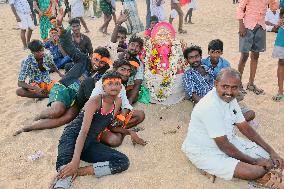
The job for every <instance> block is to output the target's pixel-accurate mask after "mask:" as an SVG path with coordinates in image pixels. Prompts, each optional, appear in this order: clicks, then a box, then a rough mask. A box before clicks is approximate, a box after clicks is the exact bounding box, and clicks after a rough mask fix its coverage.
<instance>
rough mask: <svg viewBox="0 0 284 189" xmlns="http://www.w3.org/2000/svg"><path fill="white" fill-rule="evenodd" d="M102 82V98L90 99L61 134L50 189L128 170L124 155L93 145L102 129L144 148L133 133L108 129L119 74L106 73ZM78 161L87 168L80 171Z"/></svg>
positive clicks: (117, 104) (117, 102)
mask: <svg viewBox="0 0 284 189" xmlns="http://www.w3.org/2000/svg"><path fill="white" fill-rule="evenodd" d="M102 82H103V90H104V94H103V95H98V96H94V97H91V98H90V99H89V100H88V102H87V103H86V105H85V107H84V108H83V110H82V111H81V112H80V113H79V115H78V116H77V118H76V119H75V120H74V121H72V122H71V123H70V124H69V125H67V126H66V127H65V129H64V131H63V134H62V136H61V139H60V141H59V145H58V156H57V162H56V170H57V171H58V175H57V177H56V179H55V182H54V185H53V188H56V189H59V188H64V189H67V188H69V187H70V185H71V183H72V181H74V179H75V178H76V176H85V175H95V176H96V177H97V178H99V177H102V176H106V175H110V174H117V173H120V172H122V171H125V170H127V169H128V167H129V159H128V158H127V156H126V155H124V154H122V153H121V152H118V151H116V150H114V149H112V148H110V147H108V146H106V145H104V144H102V143H100V142H98V141H97V138H98V137H99V134H100V133H101V132H102V131H103V130H104V129H106V128H108V129H110V130H111V131H112V132H116V133H123V134H127V135H130V136H131V139H132V142H133V143H137V144H140V145H146V142H145V141H144V140H143V139H141V138H139V137H138V136H137V135H136V134H135V133H134V132H133V131H130V130H127V129H124V128H121V127H115V126H113V125H111V123H112V122H113V120H114V118H115V117H116V116H117V113H118V111H119V109H120V107H121V99H120V98H119V97H118V94H119V93H120V90H121V77H120V74H118V73H117V72H110V73H107V74H105V75H104V76H103V78H102ZM80 160H83V161H86V162H88V163H91V165H88V166H85V167H80Z"/></svg>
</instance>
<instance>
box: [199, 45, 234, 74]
mask: <svg viewBox="0 0 284 189" xmlns="http://www.w3.org/2000/svg"><path fill="white" fill-rule="evenodd" d="M208 54H209V56H208V57H207V58H206V59H202V60H201V62H202V64H203V65H206V66H207V67H208V68H210V69H211V70H212V71H213V74H214V78H216V77H217V75H218V73H219V72H220V71H221V69H223V68H227V67H230V63H229V62H228V61H227V60H226V59H224V58H222V57H221V56H222V54H223V42H222V41H221V40H220V39H214V40H212V41H210V42H209V44H208Z"/></svg>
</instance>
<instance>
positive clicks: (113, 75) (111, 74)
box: [102, 70, 121, 82]
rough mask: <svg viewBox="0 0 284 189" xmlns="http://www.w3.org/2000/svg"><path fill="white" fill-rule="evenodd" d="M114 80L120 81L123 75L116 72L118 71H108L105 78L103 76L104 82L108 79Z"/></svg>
mask: <svg viewBox="0 0 284 189" xmlns="http://www.w3.org/2000/svg"><path fill="white" fill-rule="evenodd" d="M112 78H118V79H121V75H120V74H119V73H118V72H116V71H113V70H111V71H108V72H106V73H105V74H104V75H103V76H102V81H103V82H104V80H106V79H112Z"/></svg>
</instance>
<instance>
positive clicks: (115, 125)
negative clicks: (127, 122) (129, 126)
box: [111, 119, 124, 127]
mask: <svg viewBox="0 0 284 189" xmlns="http://www.w3.org/2000/svg"><path fill="white" fill-rule="evenodd" d="M123 125H124V122H123V121H121V120H118V119H116V120H115V121H114V122H113V123H112V125H111V126H112V127H122V126H123Z"/></svg>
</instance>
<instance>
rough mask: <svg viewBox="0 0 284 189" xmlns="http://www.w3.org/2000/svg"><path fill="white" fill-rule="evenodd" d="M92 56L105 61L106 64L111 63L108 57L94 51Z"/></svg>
mask: <svg viewBox="0 0 284 189" xmlns="http://www.w3.org/2000/svg"><path fill="white" fill-rule="evenodd" d="M93 58H96V59H98V60H100V61H103V62H105V63H107V64H108V65H111V64H112V61H111V59H109V58H107V57H103V56H101V55H100V54H98V53H94V54H93Z"/></svg>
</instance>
